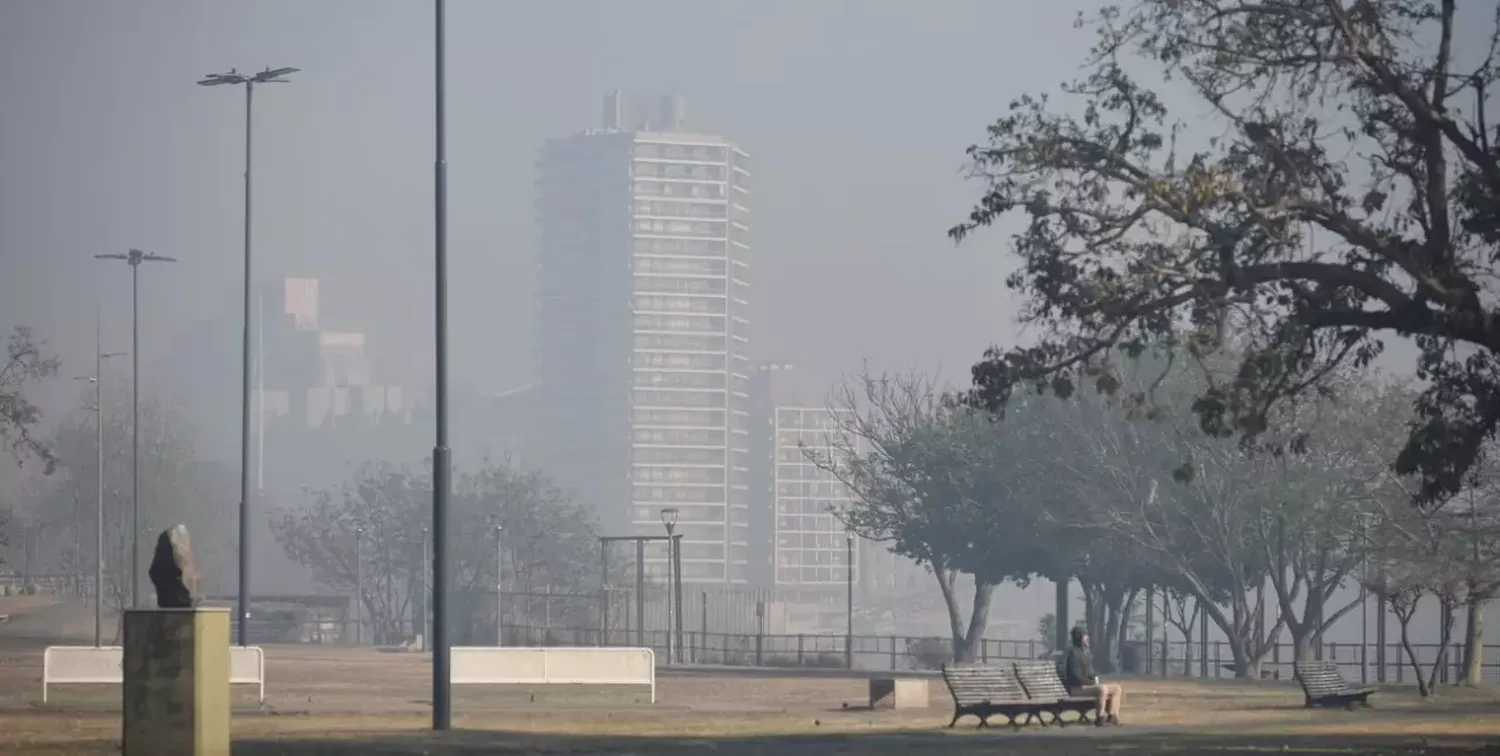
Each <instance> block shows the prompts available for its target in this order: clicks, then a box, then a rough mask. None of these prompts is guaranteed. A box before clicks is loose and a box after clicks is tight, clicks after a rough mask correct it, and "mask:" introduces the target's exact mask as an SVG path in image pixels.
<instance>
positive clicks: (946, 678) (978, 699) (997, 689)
mask: <svg viewBox="0 0 1500 756" xmlns="http://www.w3.org/2000/svg"><path fill="white" fill-rule="evenodd" d="M943 682H945V683H947V685H948V692H949V693H951V694H952V695H953V721H951V722H949V723H948V726H949V727H952V726H954V725H955V724H958V720H959V719H961V718H963V717H966V716H970V715H972V716H974V717H977V718H978V719H979V727H989V724H990V717H994V716H1001V717H1005V722H1006V724H1008V725H1010V726H1011V727H1012V728H1014V729H1020V728H1021V727H1022V726H1024V725H1027V724H1030V723H1031V721H1032V719H1036V720H1037V721H1041V716H1040V714H1039V711H1040V709H1039V707H1038V705H1037V703H1036V702H1035V701H1032V700H1030V699H1029V698H1028V697H1027V695H1026V689H1025V688H1023V687H1021V681H1020V680H1019V679H1017V678H1016V672H1015V670H1014V669H1013V668H1012V667H1011V666H1010V665H1008V664H996V665H989V664H961V665H957V666H948V665H946V664H945V665H943Z"/></svg>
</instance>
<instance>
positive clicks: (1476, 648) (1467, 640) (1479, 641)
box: [1463, 598, 1489, 687]
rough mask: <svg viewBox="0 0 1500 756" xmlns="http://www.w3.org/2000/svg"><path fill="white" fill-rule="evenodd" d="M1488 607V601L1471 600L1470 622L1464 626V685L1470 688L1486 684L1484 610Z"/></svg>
mask: <svg viewBox="0 0 1500 756" xmlns="http://www.w3.org/2000/svg"><path fill="white" fill-rule="evenodd" d="M1488 605H1489V601H1488V600H1486V599H1475V598H1470V599H1469V621H1468V622H1467V623H1465V626H1464V678H1463V684H1464V685H1467V686H1469V687H1478V686H1480V685H1483V684H1484V610H1485V608H1486V607H1487V606H1488Z"/></svg>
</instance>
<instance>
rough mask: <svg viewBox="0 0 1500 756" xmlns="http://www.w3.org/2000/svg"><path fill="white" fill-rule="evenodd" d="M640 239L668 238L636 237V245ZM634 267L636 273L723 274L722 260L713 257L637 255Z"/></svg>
mask: <svg viewBox="0 0 1500 756" xmlns="http://www.w3.org/2000/svg"><path fill="white" fill-rule="evenodd" d="M642 241H668V240H666V239H638V240H637V244H636V246H637V247H639V246H640V244H639V242H642ZM710 243H711V242H710ZM634 269H635V272H636V273H666V274H669V275H671V274H682V275H689V276H722V275H724V269H725V265H724V261H723V260H713V259H701V260H682V259H678V258H673V257H637V258H636V259H635V263H634ZM721 285H722V284H721ZM721 293H722V292H721Z"/></svg>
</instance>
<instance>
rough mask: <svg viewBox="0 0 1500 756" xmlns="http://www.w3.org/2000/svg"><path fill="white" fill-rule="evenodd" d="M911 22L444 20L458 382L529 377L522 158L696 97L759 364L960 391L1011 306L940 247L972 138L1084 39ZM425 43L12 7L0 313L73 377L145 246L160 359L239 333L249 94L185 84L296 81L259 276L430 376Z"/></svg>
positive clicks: (470, 13)
mask: <svg viewBox="0 0 1500 756" xmlns="http://www.w3.org/2000/svg"><path fill="white" fill-rule="evenodd" d="M912 8H913V6H912V4H910V3H907V2H897V1H894V0H893V1H890V2H872V1H871V0H847V1H846V0H821V1H819V2H803V1H800V0H798V1H785V2H783V1H780V0H754V2H749V1H745V2H701V1H700V0H681V1H668V0H657V1H652V0H634V1H632V2H561V1H550V2H501V1H488V0H451V2H449V4H448V14H449V65H450V76H449V84H448V87H449V98H450V105H449V123H450V126H449V159H450V166H451V167H450V190H451V210H450V221H449V222H450V229H451V250H452V252H451V253H452V258H453V262H452V270H453V291H452V316H453V323H454V326H453V327H454V340H455V341H454V345H455V352H456V353H455V356H454V360H455V363H454V370H455V377H456V378H457V379H458V380H461V381H464V382H465V383H469V384H473V385H474V386H475V387H477V388H481V389H484V390H501V389H504V388H508V387H511V386H515V385H518V384H523V383H526V382H527V381H528V380H529V375H530V372H529V363H530V357H529V354H530V345H531V334H530V312H531V303H530V299H529V297H530V288H531V282H532V276H533V273H532V271H533V268H532V254H533V245H534V235H535V234H534V225H533V217H532V208H533V205H532V185H533V181H534V179H535V172H534V169H533V161H534V158H535V151H536V149H537V148H538V147H539V146H540V145H541V144H542V142H543V141H545V140H546V139H548V138H550V137H554V136H560V135H565V134H568V133H570V132H574V131H578V130H581V129H584V128H589V127H592V126H595V125H596V124H597V122H598V119H599V111H600V98H601V96H602V95H603V94H604V93H605V92H606V91H608V90H610V89H614V88H621V89H625V90H631V91H640V92H646V93H655V92H666V93H680V94H683V95H685V96H686V97H687V98H688V109H689V119H690V122H691V124H692V125H693V126H694V127H695V128H696V129H697V130H702V131H707V132H717V133H723V134H726V135H729V136H731V137H732V138H734V139H735V140H737V141H738V142H739V143H740V144H741V145H742V146H743V147H744V148H745V149H747V150H748V151H749V152H750V153H751V154H752V155H753V156H754V159H755V171H756V176H755V199H754V206H753V212H754V221H753V222H754V232H755V242H754V250H753V254H754V255H755V258H754V268H753V271H754V286H755V287H756V288H755V302H754V306H755V313H754V320H755V328H756V331H755V340H754V344H753V354H754V356H756V357H759V358H767V359H780V360H786V361H791V362H794V363H798V364H799V367H803V368H804V369H805V370H806V371H807V372H809V373H811V374H813V375H816V376H818V380H819V381H826V380H827V379H828V378H831V377H832V376H834V375H836V374H837V372H838V371H841V370H849V369H857V368H858V367H859V362H860V360H861V359H862V358H865V357H868V358H870V359H871V360H872V362H873V363H874V364H876V365H878V366H896V367H905V366H922V367H926V368H931V367H934V366H937V365H938V364H939V363H941V364H942V365H943V366H944V368H945V373H948V374H951V375H952V377H953V378H954V379H956V380H957V379H961V378H962V376H963V375H964V373H965V371H966V370H967V365H968V363H969V362H971V361H972V359H973V358H974V356H975V355H976V354H977V353H978V351H979V350H980V349H981V348H982V347H983V346H984V345H985V344H987V343H988V342H989V341H990V340H992V339H993V338H995V337H997V336H1004V335H1005V334H1006V333H1007V331H1008V325H1007V324H1008V321H1009V316H1008V314H1007V313H1008V312H1009V311H1010V308H1009V306H1008V304H1007V302H1006V301H1005V300H1006V297H1005V294H1004V292H1003V291H1002V290H1001V273H1002V269H1001V267H1000V266H999V254H998V252H997V248H996V246H995V245H997V244H998V243H999V241H1000V238H1001V237H1000V236H999V235H993V236H992V237H990V238H989V239H987V240H985V242H983V243H975V244H971V245H966V246H965V247H963V248H958V249H955V248H954V246H953V245H952V244H950V243H949V242H948V241H947V240H946V239H945V238H944V235H943V232H944V230H945V229H946V228H947V227H948V225H950V224H951V223H952V222H953V221H954V220H956V219H958V218H959V217H961V215H962V213H963V212H964V211H965V210H966V208H967V203H968V201H969V200H970V199H971V197H972V196H973V195H974V194H975V192H976V191H977V189H978V187H977V186H972V185H967V184H965V182H964V181H963V180H962V178H961V176H960V175H959V170H960V168H961V165H962V160H963V149H964V147H965V146H966V145H967V144H968V143H969V142H971V141H973V140H974V139H975V138H976V137H979V136H981V135H982V133H983V132H982V129H983V127H984V125H985V124H986V123H987V122H988V121H989V120H990V119H991V118H992V117H994V116H995V115H997V114H998V113H999V112H1000V109H1001V108H1002V107H1003V106H1004V104H1005V102H1006V101H1007V100H1008V99H1009V98H1011V97H1012V96H1014V95H1016V94H1018V93H1020V92H1021V91H1023V90H1024V89H1027V88H1037V87H1047V86H1050V85H1051V84H1052V83H1053V82H1054V81H1055V80H1057V79H1059V78H1061V77H1062V76H1063V75H1065V74H1067V73H1069V69H1070V68H1071V67H1072V66H1074V65H1076V63H1077V56H1078V54H1079V53H1080V51H1081V49H1082V48H1081V45H1082V44H1084V43H1086V41H1087V36H1086V35H1085V34H1082V33H1079V32H1074V31H1073V30H1072V29H1071V28H1070V21H1071V19H1072V17H1073V15H1074V14H1075V12H1076V10H1077V4H1076V3H1067V2H1054V3H1025V4H1020V3H1004V2H993V1H992V0H945V2H940V3H930V4H924V5H923V6H922V12H921V13H915V12H913V11H912ZM432 28H433V20H432V3H430V2H418V1H416V0H403V1H400V2H398V1H395V0H316V1H310V0H256V2H220V1H218V0H132V1H131V2H128V3H119V2H101V1H99V0H47V1H46V2H39V1H37V0H0V102H3V103H4V107H3V109H0V136H3V139H0V255H3V257H0V263H3V276H0V282H3V283H0V286H3V297H0V323H6V324H10V323H17V322H24V323H30V324H32V325H34V326H36V327H37V328H38V329H39V330H40V331H41V332H42V333H43V334H44V335H45V336H46V337H47V338H48V339H50V340H51V342H52V343H53V344H54V345H55V347H56V348H57V349H58V350H60V351H61V353H62V354H63V356H64V358H65V359H67V360H68V361H69V362H71V363H73V364H74V365H75V366H79V367H80V368H81V366H82V363H83V362H85V361H86V360H87V359H88V355H89V348H90V346H91V343H90V342H91V340H92V314H93V310H94V305H95V304H96V303H99V302H101V301H102V304H103V305H104V306H105V307H106V308H107V309H106V312H107V314H108V316H109V321H108V324H107V329H106V331H107V338H109V339H111V340H115V341H119V340H123V339H127V338H128V336H129V330H128V328H129V320H128V309H127V307H128V275H127V270H126V268H125V267H124V265H123V264H118V265H117V266H109V265H107V264H105V263H102V262H98V261H95V260H93V259H91V256H92V255H93V254H95V253H98V252H117V251H123V250H125V249H126V248H128V247H131V246H136V247H141V248H144V249H148V250H152V251H158V252H161V253H163V254H170V255H175V256H177V257H179V258H181V260H182V262H181V263H179V264H177V265H175V266H171V267H170V268H168V267H165V266H163V267H158V268H153V269H143V272H142V299H143V302H144V304H143V321H142V322H143V330H144V332H145V334H146V338H147V345H146V348H145V349H143V350H142V351H143V354H144V355H145V357H146V359H147V361H148V362H149V361H150V358H151V356H152V354H153V353H155V354H160V353H161V352H162V351H163V350H164V348H165V345H166V340H167V339H168V338H169V337H171V336H172V335H174V334H175V333H179V332H181V331H182V330H184V329H186V327H187V326H188V325H190V324H191V323H193V322H195V321H201V320H204V319H208V318H214V317H225V318H228V319H230V320H229V321H228V322H226V324H225V326H226V330H225V331H224V338H226V339H231V340H232V339H237V338H238V331H237V329H236V327H235V323H234V322H233V318H234V317H235V314H236V312H237V307H238V301H237V300H238V290H237V288H236V287H237V286H238V282H239V280H240V259H241V258H240V233H241V226H240V223H241V220H240V219H241V201H242V194H241V183H240V182H241V172H242V161H243V152H242V143H243V142H242V140H243V131H242V123H243V94H242V90H240V89H236V88H228V87H225V88H218V89H206V88H202V87H198V86H195V85H194V82H195V81H196V80H197V79H199V78H200V77H202V76H203V75H204V74H208V73H211V72H217V71H222V70H225V69H228V68H229V67H231V66H237V67H239V68H240V69H241V70H249V69H255V70H258V69H260V68H261V67H263V66H267V65H269V66H277V67H279V66H296V67H299V68H302V69H303V73H301V74H298V75H296V76H295V77H294V78H295V82H294V83H292V84H288V85H283V86H279V87H264V88H261V89H259V90H257V98H256V138H257V139H256V163H255V169H256V174H255V175H256V225H255V231H256V251H257V259H258V264H259V269H260V271H261V272H264V273H267V274H270V273H272V272H284V273H300V272H306V273H311V274H314V275H319V276H322V277H324V279H325V283H324V287H325V296H326V297H328V298H329V299H336V300H338V301H340V302H343V303H346V304H347V309H349V310H350V311H351V312H353V313H354V314H356V315H358V316H360V317H361V318H363V319H364V321H365V322H364V323H362V325H365V326H366V327H367V328H369V329H370V330H371V331H372V336H373V338H374V339H375V340H376V342H377V346H376V349H378V350H379V351H380V352H381V354H380V356H381V358H382V359H384V360H385V361H387V362H394V363H396V365H395V367H397V368H404V369H405V370H406V372H407V373H408V375H404V376H396V377H397V379H398V380H402V381H411V382H426V381H427V380H430V377H429V376H430V362H431V359H430V350H431V337H430V331H431V322H432V315H431V301H432V295H431V278H432V275H431V259H432V134H433V131H432V91H433V87H432V78H433V77H432V53H433V44H432ZM360 324H361V323H356V325H360ZM148 378H149V376H148ZM817 398H821V397H817ZM231 430H232V429H231Z"/></svg>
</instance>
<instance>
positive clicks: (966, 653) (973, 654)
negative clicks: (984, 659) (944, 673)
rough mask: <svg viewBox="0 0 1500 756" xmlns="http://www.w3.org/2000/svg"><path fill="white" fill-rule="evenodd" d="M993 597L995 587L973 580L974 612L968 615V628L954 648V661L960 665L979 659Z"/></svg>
mask: <svg viewBox="0 0 1500 756" xmlns="http://www.w3.org/2000/svg"><path fill="white" fill-rule="evenodd" d="M994 595H995V586H993V585H991V584H989V583H985V582H983V581H980V580H978V579H975V581H974V610H973V612H971V613H970V614H969V628H968V631H967V632H966V633H965V634H964V637H963V638H962V639H961V641H962V642H961V643H960V644H959V645H957V646H955V647H954V650H955V652H956V653H955V654H954V657H955V659H954V660H955V661H957V662H959V663H960V664H964V663H969V662H973V661H974V660H975V659H977V658H979V645H980V644H981V643H983V642H984V630H985V627H986V626H987V625H988V624H989V621H990V600H991V599H992V598H994Z"/></svg>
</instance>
